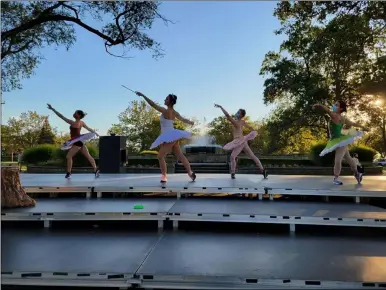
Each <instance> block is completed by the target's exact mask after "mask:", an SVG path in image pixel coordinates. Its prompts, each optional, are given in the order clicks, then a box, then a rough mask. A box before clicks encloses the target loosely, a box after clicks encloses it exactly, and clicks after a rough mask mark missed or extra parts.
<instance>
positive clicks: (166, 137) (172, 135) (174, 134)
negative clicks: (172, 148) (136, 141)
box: [150, 115, 192, 149]
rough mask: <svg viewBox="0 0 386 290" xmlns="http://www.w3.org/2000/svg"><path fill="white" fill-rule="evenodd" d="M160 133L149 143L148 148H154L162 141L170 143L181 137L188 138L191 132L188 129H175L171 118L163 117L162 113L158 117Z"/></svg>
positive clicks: (190, 136)
mask: <svg viewBox="0 0 386 290" xmlns="http://www.w3.org/2000/svg"><path fill="white" fill-rule="evenodd" d="M160 123H161V135H159V136H158V138H157V139H156V140H155V141H154V142H153V144H151V147H150V149H154V148H156V147H158V146H159V145H161V144H163V143H172V142H175V141H178V140H181V139H190V138H192V134H191V133H190V132H188V131H184V130H177V129H174V127H173V123H174V122H173V120H168V119H165V118H164V116H163V115H161V117H160Z"/></svg>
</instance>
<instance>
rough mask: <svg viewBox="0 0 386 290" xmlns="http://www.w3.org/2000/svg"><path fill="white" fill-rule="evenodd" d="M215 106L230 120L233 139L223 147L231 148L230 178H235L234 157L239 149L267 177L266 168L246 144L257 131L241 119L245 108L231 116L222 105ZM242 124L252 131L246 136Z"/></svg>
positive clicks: (238, 152) (253, 137)
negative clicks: (233, 116)
mask: <svg viewBox="0 0 386 290" xmlns="http://www.w3.org/2000/svg"><path fill="white" fill-rule="evenodd" d="M215 107H216V108H220V109H221V110H222V112H223V113H224V115H225V117H226V118H227V119H228V121H229V122H231V123H232V125H233V138H234V139H233V141H232V142H229V143H228V144H226V145H225V146H224V147H223V148H224V149H225V150H232V154H231V170H232V174H231V177H232V179H234V178H235V174H236V164H237V162H236V158H237V156H238V155H239V154H240V153H241V151H244V152H245V154H247V155H248V156H249V157H250V158H251V159H252V160H253V161H254V162H255V163H256V166H257V167H259V169H260V171H261V174H263V176H264V178H267V177H268V172H267V170H265V169H264V167H263V165H262V164H261V162H260V160H259V158H257V157H256V156H255V154H253V152H252V150H251V148H249V146H248V141H250V140H253V139H255V138H256V136H257V133H256V131H254V129H253V128H252V127H251V126H250V125H249V124H248V123H247V122H246V121H245V120H243V118H244V117H245V114H246V112H245V110H244V109H239V110H238V111H237V113H236V115H235V118H232V117H231V116H230V115H229V113H228V112H227V111H226V110H225V109H224V108H223V107H222V106H220V105H217V104H215ZM244 126H245V127H247V128H249V129H250V130H252V132H251V133H249V134H248V135H246V136H243V127H244Z"/></svg>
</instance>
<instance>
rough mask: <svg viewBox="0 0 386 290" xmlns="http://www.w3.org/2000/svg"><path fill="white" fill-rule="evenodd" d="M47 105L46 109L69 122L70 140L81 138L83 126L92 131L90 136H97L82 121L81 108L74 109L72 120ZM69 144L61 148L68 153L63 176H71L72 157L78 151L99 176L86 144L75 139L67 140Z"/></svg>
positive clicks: (82, 113)
mask: <svg viewBox="0 0 386 290" xmlns="http://www.w3.org/2000/svg"><path fill="white" fill-rule="evenodd" d="M47 107H48V109H50V110H51V111H53V112H54V113H55V114H56V115H57V116H58V117H59V118H61V119H62V120H63V121H65V122H66V123H68V124H70V136H71V140H75V139H82V138H81V136H82V135H80V130H81V129H82V128H85V129H86V130H88V131H90V132H91V133H93V134H92V136H95V135H96V136H99V135H98V134H97V133H96V132H95V131H94V130H93V129H91V128H89V127H88V126H87V125H86V123H85V122H83V121H82V119H83V118H84V117H85V116H86V114H85V113H84V112H83V111H82V110H76V111H75V113H74V115H73V117H74V119H75V121H73V120H70V119H67V118H66V117H64V116H63V115H62V114H61V113H59V112H58V111H56V110H55V109H54V108H53V107H52V106H51V105H50V104H47ZM94 134H95V135H94ZM87 139H90V138H87ZM83 141H84V140H83ZM69 144H70V145H71V147H69V146H67V147H62V148H65V149H66V150H67V149H68V153H67V157H66V158H67V173H66V176H65V177H66V178H70V177H71V170H72V158H73V157H74V156H75V155H76V154H77V153H78V152H79V151H80V152H81V153H82V154H83V155H84V156H85V157H86V158H87V160H88V161H89V162H90V164H91V165H92V167H93V168H94V174H95V177H99V169H98V168H97V166H96V164H95V160H94V158H92V156H91V155H90V152H88V149H87V146H86V145H85V144H84V143H83V142H82V141H80V140H79V141H76V142H74V143H72V142H69Z"/></svg>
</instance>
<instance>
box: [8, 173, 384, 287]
mask: <svg viewBox="0 0 386 290" xmlns="http://www.w3.org/2000/svg"><path fill="white" fill-rule="evenodd" d="M20 177H21V183H22V186H23V187H24V188H25V189H26V191H27V192H53V193H55V192H58V193H60V194H61V196H63V197H64V198H45V199H37V205H36V207H34V208H19V209H7V210H2V223H3V224H4V223H6V222H7V226H6V227H5V228H4V227H3V229H2V284H4V285H5V284H10V285H72V286H94V287H121V288H127V287H131V286H136V287H139V288H163V289H224V288H228V289H230V288H233V289H234V288H238V289H240V288H243V289H263V288H265V289H267V288H276V289H277V288H292V287H294V288H318V289H326V288H346V289H348V288H349V289H362V288H371V289H374V288H375V289H386V247H385V245H386V232H385V229H384V228H385V227H386V210H385V209H383V208H380V207H377V206H371V205H368V204H365V203H360V198H361V197H367V198H368V197H371V198H380V199H382V198H383V199H384V198H385V197H386V176H365V177H364V179H363V184H362V185H357V184H356V181H355V179H354V177H343V178H342V181H343V182H344V185H343V186H336V185H333V184H332V179H331V177H329V176H327V177H326V176H270V177H269V178H268V179H267V180H264V179H263V178H262V177H261V176H260V175H237V176H236V177H237V179H235V180H232V179H230V176H229V175H222V174H218V175H216V174H202V175H198V176H197V180H196V182H191V181H189V178H188V177H187V176H186V175H185V174H172V175H169V176H168V179H169V182H168V183H167V184H165V185H161V184H160V182H159V175H158V174H109V175H107V174H103V175H101V176H100V177H99V178H97V179H95V178H94V177H93V176H92V175H89V174H74V175H73V176H72V178H71V179H70V180H66V179H65V178H64V175H62V174H60V175H58V174H21V175H20ZM112 192H117V193H120V192H125V193H128V195H129V196H130V193H163V194H166V195H167V193H174V194H176V195H174V196H172V195H170V197H157V196H145V197H141V198H138V197H136V198H134V197H130V198H107V197H104V196H103V193H112ZM66 193H75V194H76V193H86V194H87V197H91V196H92V195H93V193H96V194H97V196H98V197H99V198H84V197H83V198H82V197H81V195H80V197H78V198H65V196H66ZM238 193H243V194H250V193H252V194H257V195H258V196H259V197H260V199H255V200H240V199H224V198H221V197H218V198H214V196H218V195H227V194H228V195H233V194H238ZM192 194H193V195H192ZM203 194H204V195H206V196H211V195H213V198H200V197H196V195H201V196H202V195H203ZM263 194H268V195H269V196H270V199H271V200H262V197H263ZM274 194H288V195H307V196H309V195H315V196H325V197H328V196H331V197H332V196H340V197H348V199H346V202H326V200H327V199H325V201H323V200H320V201H316V202H315V201H313V202H310V201H288V200H274V199H273V195H274ZM72 196H73V194H72ZM83 196H84V195H83ZM176 196H177V197H176ZM184 196H186V197H187V198H182V197H184ZM354 198H355V200H356V202H354ZM136 205H141V206H143V208H142V209H135V208H134V206H136ZM10 221H12V222H13V223H15V222H18V223H21V222H26V221H28V222H35V223H38V224H39V223H43V224H44V226H45V227H46V228H43V227H30V226H29V227H28V228H27V229H26V228H14V227H13V226H12V225H11V227H9V226H8V225H9V224H8V222H10ZM64 221H66V222H67V227H66V229H63V227H62V226H61V223H62V222H64ZM90 221H92V224H95V225H97V224H98V223H99V222H104V223H107V222H108V223H109V225H110V224H111V225H112V222H113V221H114V222H115V223H116V222H120V224H119V225H122V226H118V228H115V229H114V228H110V227H109V226H108V227H107V229H106V228H104V227H101V228H99V227H93V226H91V227H89V228H87V229H86V230H83V231H82V230H80V229H79V225H80V223H87V222H90ZM138 221H141V222H144V221H147V222H149V223H150V225H151V224H152V223H154V230H153V231H149V230H146V231H144V229H141V228H138V227H136V225H137V223H136V222H138ZM69 222H70V225H68V223H69ZM71 222H73V223H71ZM186 222H190V223H198V225H205V226H210V225H212V224H213V225H215V224H214V223H213V222H216V224H217V222H219V223H221V224H222V225H225V227H226V228H228V226H230V225H232V224H237V225H241V223H242V224H249V225H251V224H255V225H257V224H271V226H270V227H274V226H275V224H286V225H288V227H289V229H290V232H291V234H289V233H288V232H285V231H284V232H282V233H281V234H280V235H278V234H275V235H273V234H268V233H264V231H262V232H260V230H259V234H257V232H252V233H250V232H243V233H235V232H232V231H231V230H230V227H229V230H227V232H226V233H219V232H215V229H216V228H213V230H212V232H210V233H209V232H205V231H204V230H200V232H195V231H191V230H190V231H186V230H184V231H183V230H181V229H180V228H182V224H183V223H186ZM71 225H72V226H71ZM307 225H308V226H309V225H315V227H312V228H311V233H310V232H308V233H307V234H305V233H304V232H303V231H301V230H297V229H298V227H303V226H307ZM316 225H319V226H323V228H322V229H321V228H320V227H316ZM327 226H334V228H331V227H330V228H326V227H327ZM337 226H340V227H339V229H341V230H338V234H335V235H332V234H331V232H334V231H335V232H336V230H333V229H336V227H337ZM200 227H201V226H200ZM216 227H217V226H216ZM169 228H170V230H169ZM172 229H173V230H172ZM325 229H328V230H327V231H326V230H325ZM330 229H331V230H330ZM295 230H296V232H295ZM348 232H349V233H350V234H348Z"/></svg>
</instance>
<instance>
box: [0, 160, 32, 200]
mask: <svg viewBox="0 0 386 290" xmlns="http://www.w3.org/2000/svg"><path fill="white" fill-rule="evenodd" d="M35 205H36V201H35V200H34V199H32V198H31V197H29V196H28V195H27V193H26V192H25V190H24V189H23V188H22V187H21V184H20V176H19V168H9V167H2V168H1V207H2V208H5V207H8V208H12V207H29V206H35Z"/></svg>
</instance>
